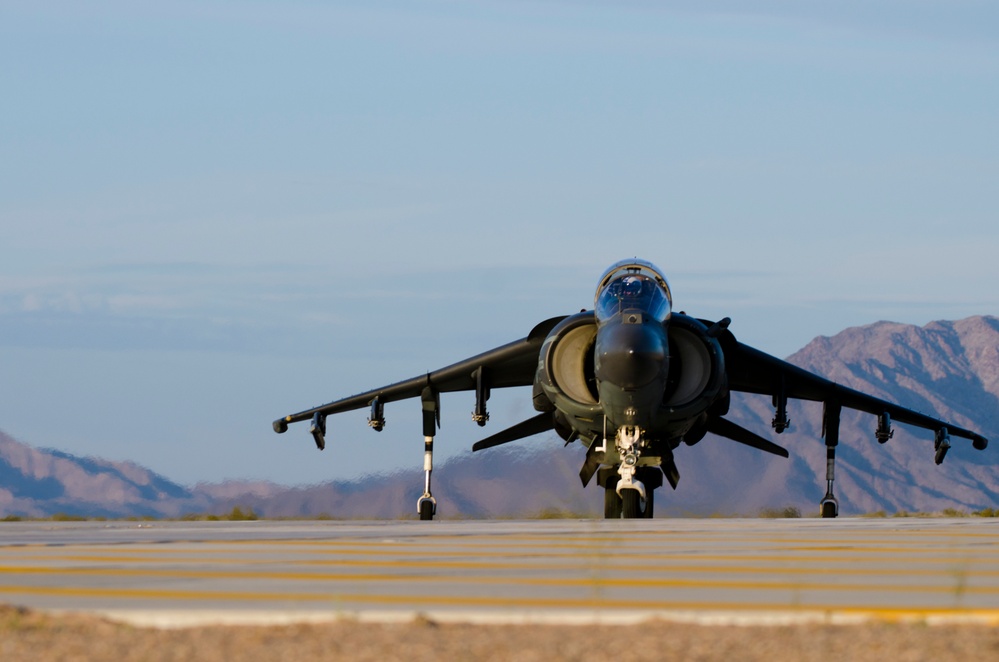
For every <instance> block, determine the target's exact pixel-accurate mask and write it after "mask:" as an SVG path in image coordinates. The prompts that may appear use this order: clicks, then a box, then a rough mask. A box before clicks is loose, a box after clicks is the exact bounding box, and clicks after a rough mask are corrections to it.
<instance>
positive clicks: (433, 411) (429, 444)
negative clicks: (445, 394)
mask: <svg viewBox="0 0 999 662" xmlns="http://www.w3.org/2000/svg"><path fill="white" fill-rule="evenodd" d="M437 397H438V396H437V393H435V392H434V391H433V389H431V388H430V387H429V386H428V387H427V388H425V389H423V394H422V396H421V400H422V401H423V471H424V472H425V473H426V478H425V479H424V483H423V496H421V497H420V499H419V500H418V501H417V502H416V510H417V512H419V513H420V519H421V520H432V519H433V518H434V515H436V514H437V499H435V498H434V496H433V494H431V493H430V474H431V473H433V470H434V435H435V434H436V433H437V425H438V423H439V420H440V419H439V417H440V407H439V405H438V400H437Z"/></svg>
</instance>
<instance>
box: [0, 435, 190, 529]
mask: <svg viewBox="0 0 999 662" xmlns="http://www.w3.org/2000/svg"><path fill="white" fill-rule="evenodd" d="M205 505H207V504H206V503H204V499H203V497H199V496H198V495H196V494H195V493H193V492H192V491H191V490H189V489H188V488H185V487H182V486H180V485H178V484H177V483H174V482H172V481H170V480H167V479H166V478H164V477H163V476H160V475H159V474H155V473H153V472H151V471H149V470H148V469H144V468H142V467H140V466H139V465H137V464H133V463H131V462H109V461H107V460H100V459H94V458H81V457H76V456H73V455H70V454H68V453H62V452H60V451H53V450H39V449H35V448H32V447H31V446H28V445H26V444H22V443H20V442H18V441H15V440H14V439H12V438H11V437H9V436H8V435H6V434H4V433H3V432H0V515H19V516H27V517H42V516H49V515H53V514H56V513H65V514H68V515H86V516H90V517H132V516H136V517H142V516H153V517H176V516H179V515H181V514H183V513H184V512H192V511H197V510H198V509H199V508H204V506H205Z"/></svg>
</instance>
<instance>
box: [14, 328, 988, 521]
mask: <svg viewBox="0 0 999 662" xmlns="http://www.w3.org/2000/svg"><path fill="white" fill-rule="evenodd" d="M788 361H790V362H791V363H794V364H796V365H798V366H801V367H803V368H805V369H807V370H811V371H813V372H816V373H818V374H820V375H823V376H825V377H828V378H830V379H833V380H836V381H838V382H841V383H843V384H845V385H847V386H850V387H852V388H855V389H858V390H861V391H864V392H868V393H872V394H874V395H877V396H879V397H882V398H885V399H888V400H892V401H895V402H898V403H899V404H901V405H903V406H906V407H911V408H913V409H917V410H920V411H923V412H926V413H929V414H934V415H936V416H939V417H940V418H942V419H945V420H952V421H954V422H955V423H957V424H959V425H962V426H964V427H967V428H970V429H973V430H977V431H980V432H981V433H982V434H984V435H985V436H986V437H988V438H989V439H992V440H993V441H994V442H995V443H999V319H997V318H995V317H971V318H968V319H964V320H960V321H957V322H932V323H930V324H927V325H926V326H924V327H917V326H910V325H904V324H895V323H891V322H878V323H876V324H871V325H868V326H863V327H856V328H850V329H846V330H845V331H843V332H841V333H839V334H837V335H835V336H832V337H819V338H816V339H815V340H813V341H812V342H811V343H809V344H808V345H807V346H806V347H805V348H803V349H802V350H800V351H799V352H797V353H795V354H794V355H792V356H791V357H789V358H788ZM788 409H789V416H790V418H791V423H792V426H791V429H790V430H788V431H787V432H785V433H784V434H782V435H779V436H778V435H774V434H773V431H772V430H771V428H770V420H771V418H772V417H773V409H772V406H771V403H770V399H769V398H767V397H761V396H753V395H743V394H733V399H732V410H731V412H730V414H729V416H728V417H729V418H731V419H732V420H734V421H736V422H738V423H740V424H741V425H744V426H745V427H748V428H750V429H752V430H754V431H756V432H758V433H760V434H762V435H764V436H766V437H768V438H771V439H773V440H774V441H776V442H777V443H779V444H781V445H782V446H785V447H786V448H787V449H788V450H789V451H790V452H791V457H790V458H789V459H784V458H779V457H775V456H772V455H768V454H766V453H761V452H759V451H756V450H753V449H750V448H746V447H744V446H741V445H739V444H735V443H733V442H731V441H729V440H727V439H723V438H718V437H713V436H712V435H708V436H706V437H705V438H704V439H703V440H702V441H701V442H700V443H698V444H696V445H695V446H692V447H687V446H681V447H680V448H679V449H678V450H677V452H676V461H677V465H678V467H679V469H680V474H681V480H680V484H679V488H678V490H677V491H675V492H674V491H672V490H670V489H669V487H668V486H667V487H665V488H663V489H660V490H659V491H658V492H657V493H656V512H657V513H658V514H659V515H660V516H683V515H699V516H706V515H711V514H724V515H733V514H754V513H756V512H758V511H759V510H760V509H762V508H784V507H788V506H794V507H797V508H798V509H799V510H800V511H801V512H802V513H805V514H810V513H814V512H817V510H818V503H819V500H820V499H821V498H822V495H823V494H824V493H825V464H826V461H825V445H824V443H823V442H822V441H821V437H820V433H821V418H822V406H821V404H818V403H805V402H800V401H791V402H789V403H788ZM875 427H876V420H875V418H874V417H873V416H870V415H867V414H861V413H858V412H852V411H848V410H844V412H843V418H842V425H841V431H840V445H839V448H838V451H837V464H836V484H835V485H836V495H837V497H838V498H839V501H840V509H841V512H842V513H843V514H844V515H849V514H858V513H863V512H872V511H877V510H884V511H887V512H896V511H900V510H906V511H940V510H943V509H945V508H957V509H961V510H977V509H981V508H985V507H995V506H996V505H999V471H997V470H996V462H995V460H994V459H993V458H994V456H995V453H996V452H997V451H996V450H995V447H994V446H993V447H990V448H989V449H988V450H986V451H985V452H978V451H974V450H973V449H972V448H971V445H970V443H969V442H966V440H963V439H954V440H953V448H952V449H951V451H950V454H949V455H948V456H947V460H946V462H944V464H943V465H941V466H937V465H935V464H934V462H933V455H934V453H933V434H932V433H931V432H929V431H925V430H914V429H910V428H908V427H905V426H902V425H896V426H895V436H894V438H893V439H891V440H890V441H889V442H888V443H887V444H885V445H883V446H882V445H881V444H879V443H878V442H877V441H876V440H875V438H874V428H875ZM582 461H583V449H582V448H581V447H580V446H579V444H570V446H569V447H568V448H563V443H562V441H561V440H560V439H558V438H557V437H555V436H554V435H552V434H549V435H539V436H537V437H533V438H531V439H526V440H524V441H521V442H519V443H516V444H512V445H511V446H508V447H504V448H499V449H490V450H488V451H484V452H481V453H475V454H474V455H473V454H471V453H469V454H468V455H465V456H461V457H458V458H454V459H452V460H450V461H449V462H446V463H444V464H443V465H441V466H439V467H438V468H437V469H435V471H434V496H435V497H436V498H437V500H438V503H439V509H440V513H441V515H442V516H446V517H456V516H468V517H502V516H531V515H536V514H539V513H541V512H542V511H545V510H553V511H561V512H565V513H579V514H589V515H599V514H600V513H601V512H602V508H603V495H602V490H600V489H599V488H596V487H595V486H593V485H591V486H590V488H588V489H585V490H584V489H583V488H582V486H581V484H580V482H579V477H578V471H579V467H580V466H581V464H582ZM422 485H423V473H422V471H420V470H419V468H418V467H414V469H413V470H412V471H406V472H400V473H396V474H391V475H375V476H364V477H361V478H359V479H356V480H352V481H337V482H330V483H325V484H321V485H313V486H300V487H291V488H288V487H282V486H278V485H274V484H271V483H249V482H246V483H239V482H236V483H226V484H224V485H198V486H195V487H192V488H186V487H182V486H180V485H177V484H175V483H172V482H170V481H169V480H167V479H165V478H163V477H162V476H159V475H157V474H155V473H152V472H150V471H148V470H145V469H143V468H141V467H138V466H136V465H134V464H130V463H114V462H105V461H101V460H94V459H89V458H87V459H81V458H75V457H72V456H70V455H67V454H65V453H58V452H53V451H40V450H34V449H31V448H30V447H28V446H24V445H23V444H19V443H18V442H15V441H14V440H12V439H10V438H9V437H7V436H5V435H3V434H2V433H0V515H2V514H7V513H17V514H24V515H39V514H51V513H53V512H58V511H63V512H74V513H75V512H80V513H84V512H85V513H86V514H91V515H105V516H115V515H117V516H121V515H147V514H148V515H161V516H177V515H180V514H183V513H187V512H224V511H227V510H230V509H231V508H232V507H234V506H241V507H252V508H253V509H254V510H255V511H256V512H257V513H259V514H262V515H265V516H269V517H278V516H311V515H318V514H322V513H325V514H328V515H330V516H332V517H373V518H399V517H415V516H416V499H417V497H418V496H419V493H420V492H421V491H422Z"/></svg>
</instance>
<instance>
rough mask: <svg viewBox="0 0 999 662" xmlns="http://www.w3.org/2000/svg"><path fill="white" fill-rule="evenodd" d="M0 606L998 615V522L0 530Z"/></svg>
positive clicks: (386, 613) (192, 621)
mask: <svg viewBox="0 0 999 662" xmlns="http://www.w3.org/2000/svg"><path fill="white" fill-rule="evenodd" d="M0 603H7V604H13V605H20V606H27V607H31V608H37V609H43V610H53V611H82V612H89V613H95V614H101V615H105V616H110V617H111V618H114V619H116V620H121V621H126V622H129V623H133V624H136V625H153V626H159V627H177V626H186V625H198V624H209V623H212V624H214V623H254V624H256V623H261V624H262V623H291V622H321V621H329V620H333V619H338V618H353V619H357V620H361V621H393V620H411V619H413V618H419V617H425V618H428V619H431V620H435V621H439V622H472V623H635V622H640V621H643V620H647V619H651V618H660V619H667V620H673V621H685V622H697V623H718V624H759V623H772V624H788V623H801V622H823V623H855V622H864V621H868V620H887V621H919V622H926V623H930V624H934V623H954V622H962V623H965V622H966V623H983V624H993V625H997V624H999V520H994V519H986V518H961V519H916V518H911V519H910V518H889V519H837V520H819V519H777V520H760V519H730V520H725V519H681V520H669V519H662V520H651V521H641V520H638V521H635V520H632V521H626V520H620V521H604V520H535V521H519V522H514V521H443V522H415V521H413V522H194V523H186V522H185V523H182V522H171V523H159V522H153V523H145V522H143V523H136V522H112V523H102V522H86V523H68V522H66V523H51V522H45V523H30V522H9V523H0Z"/></svg>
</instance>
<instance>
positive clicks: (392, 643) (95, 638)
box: [0, 607, 999, 662]
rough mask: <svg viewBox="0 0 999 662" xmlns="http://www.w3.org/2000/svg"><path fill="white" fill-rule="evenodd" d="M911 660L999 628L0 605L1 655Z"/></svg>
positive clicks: (950, 653)
mask: <svg viewBox="0 0 999 662" xmlns="http://www.w3.org/2000/svg"><path fill="white" fill-rule="evenodd" d="M46 659H49V660H62V661H65V662H85V661H89V660H115V661H118V660H150V661H155V660H206V661H209V662H215V661H218V662H233V661H235V660H249V659H252V660H255V661H256V660H296V661H297V660H307V659H321V660H351V661H352V662H366V661H368V660H371V661H374V660H378V661H379V662H384V661H386V660H406V661H407V662H419V661H423V660H435V661H436V660H447V661H449V662H450V661H455V662H459V661H470V660H517V661H524V662H530V661H534V660H537V661H538V662H542V661H543V662H557V661H560V660H601V659H603V660H613V659H623V660H629V661H631V660H671V659H678V660H680V659H682V660H684V661H685V662H689V661H697V660H726V661H728V660H771V661H773V660H830V661H833V660H835V661H836V662H842V661H843V660H878V661H881V660H893V661H897V662H908V661H916V660H932V661H933V662H939V660H955V659H977V660H994V659H999V628H990V627H979V626H953V627H947V626H932V627H931V626H926V625H893V624H871V625H863V626H857V625H854V626H790V627H716V626H698V625H678V624H674V623H665V622H657V623H652V624H649V625H645V626H627V627H619V626H593V627H585V626H543V625H537V626H535V625H521V626H480V625H439V624H435V623H432V622H427V621H419V622H414V623H409V624H402V625H378V624H358V623H350V622H339V623H335V624H331V625H301V626H287V627H204V628H189V629H179V630H156V629H147V628H135V627H130V626H127V625H120V624H116V623H111V622H108V621H104V620H100V619H97V618H92V617H88V616H53V615H49V614H44V613H39V612H32V611H27V610H22V609H17V608H12V607H0V660H3V661H4V662H15V661H20V660H31V661H32V662H35V661H37V660H46Z"/></svg>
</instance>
